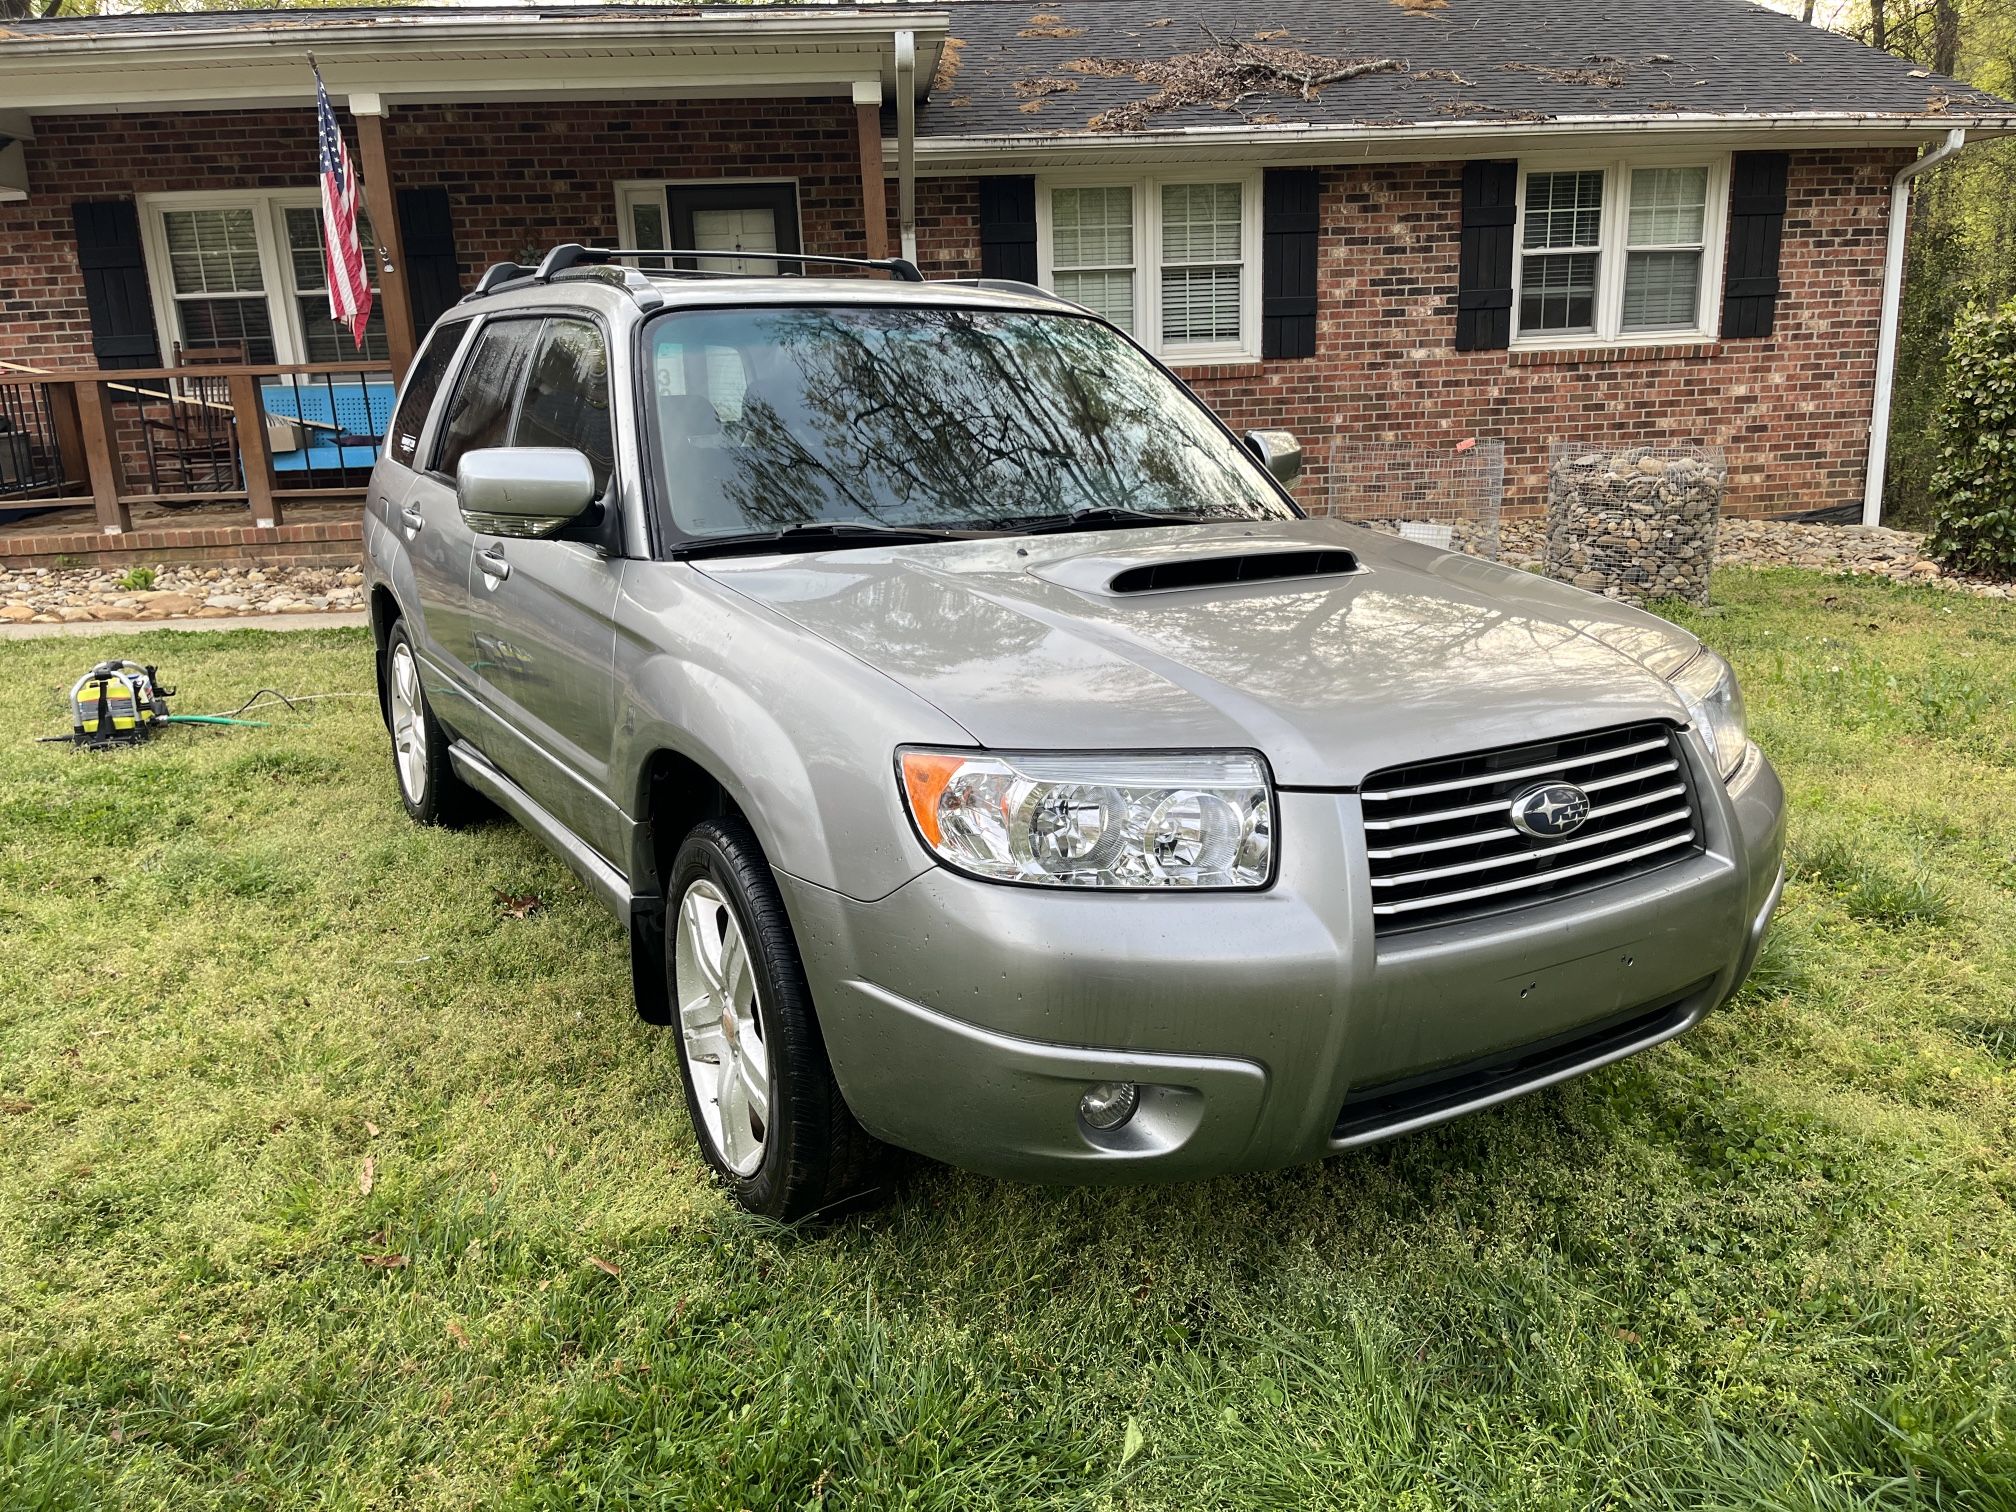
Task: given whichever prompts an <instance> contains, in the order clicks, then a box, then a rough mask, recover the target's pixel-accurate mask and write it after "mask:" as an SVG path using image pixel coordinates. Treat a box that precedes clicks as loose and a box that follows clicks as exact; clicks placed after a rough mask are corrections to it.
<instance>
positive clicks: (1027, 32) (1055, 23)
mask: <svg viewBox="0 0 2016 1512" xmlns="http://www.w3.org/2000/svg"><path fill="white" fill-rule="evenodd" d="M1015 35H1016V36H1018V37H1082V36H1084V35H1085V28H1084V27H1082V26H1069V25H1066V24H1065V21H1064V18H1063V17H1062V16H1059V15H1055V14H1053V13H1052V12H1050V11H1038V12H1036V14H1035V15H1033V16H1031V17H1030V18H1029V24H1028V25H1027V26H1025V27H1023V28H1022V30H1020V31H1019V32H1017V33H1015Z"/></svg>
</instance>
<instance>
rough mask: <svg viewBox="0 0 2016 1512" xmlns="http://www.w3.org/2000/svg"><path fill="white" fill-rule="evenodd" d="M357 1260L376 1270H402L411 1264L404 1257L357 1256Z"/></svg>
mask: <svg viewBox="0 0 2016 1512" xmlns="http://www.w3.org/2000/svg"><path fill="white" fill-rule="evenodd" d="M357 1258H358V1259H359V1260H362V1261H363V1262H364V1263H365V1264H366V1265H369V1266H373V1267H375V1268H376V1269H378V1270H404V1269H405V1268H406V1267H407V1266H409V1265H411V1264H412V1263H413V1262H412V1261H410V1260H408V1259H407V1258H406V1257H405V1256H404V1255H359V1256H358V1257H357Z"/></svg>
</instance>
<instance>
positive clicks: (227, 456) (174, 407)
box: [140, 341, 245, 509]
mask: <svg viewBox="0 0 2016 1512" xmlns="http://www.w3.org/2000/svg"><path fill="white" fill-rule="evenodd" d="M174 354H175V360H174V363H173V366H175V367H177V368H185V367H236V366H240V365H242V364H243V363H244V361H245V349H244V348H243V347H242V346H211V347H185V346H183V345H182V343H181V342H179V341H178V342H176V343H175V346H174ZM165 397H166V398H167V401H168V404H167V413H166V414H165V415H148V416H145V417H143V419H142V420H141V425H140V431H141V437H142V439H143V440H144V442H145V444H146V448H147V482H148V485H149V491H150V492H152V493H153V494H155V495H156V496H157V497H159V499H160V502H161V503H162V504H164V505H166V506H167V507H169V508H171V509H174V508H180V507H183V506H182V505H180V504H178V503H177V502H175V501H173V500H172V499H171V498H169V497H168V496H169V495H171V494H175V493H184V494H192V493H223V492H229V491H233V490H235V489H237V488H238V486H239V481H238V421H237V417H236V415H235V414H234V413H233V412H232V407H231V383H230V380H229V379H228V378H224V377H215V378H212V377H208V376H197V377H189V376H186V375H185V376H182V377H177V378H173V379H170V380H169V382H168V385H167V394H166V396H165ZM202 502H203V501H202V500H198V499H191V500H189V501H188V503H189V504H190V505H196V504H200V503H202Z"/></svg>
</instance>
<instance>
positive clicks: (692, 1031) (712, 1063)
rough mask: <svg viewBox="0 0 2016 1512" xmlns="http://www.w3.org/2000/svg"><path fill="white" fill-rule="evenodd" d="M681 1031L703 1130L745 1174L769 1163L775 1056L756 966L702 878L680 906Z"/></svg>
mask: <svg viewBox="0 0 2016 1512" xmlns="http://www.w3.org/2000/svg"><path fill="white" fill-rule="evenodd" d="M673 972H674V977H673V980H674V982H675V983H676V984H677V991H678V995H679V1033H680V1037H681V1039H682V1041H683V1042H684V1044H685V1049H686V1064H687V1067H688V1069H689V1071H690V1072H691V1074H692V1078H693V1090H694V1093H695V1101H696V1102H698V1104H699V1108H700V1120H701V1123H702V1124H703V1125H704V1132H705V1133H706V1135H707V1137H708V1139H710V1140H711V1141H713V1145H714V1149H715V1152H716V1153H717V1154H718V1155H719V1156H720V1158H721V1162H722V1164H724V1165H726V1166H727V1167H728V1168H729V1169H730V1170H732V1171H733V1172H734V1173H735V1174H736V1175H738V1176H747V1175H750V1174H751V1173H752V1172H754V1171H755V1170H756V1168H757V1167H758V1166H760V1165H762V1163H763V1147H764V1142H765V1138H766V1136H767V1134H768V1132H769V1124H770V1056H769V1049H768V1047H767V1046H766V1045H765V1044H764V1041H763V1022H762V1016H761V1014H760V1012H759V995H758V992H757V988H756V967H755V962H754V961H752V960H751V959H750V956H749V945H748V942H747V941H746V940H745V939H744V938H743V935H742V926H741V923H740V922H739V921H738V920H737V919H736V917H735V910H734V909H733V908H731V907H730V906H729V904H728V900H727V899H726V898H725V897H724V896H723V895H722V893H721V890H720V889H719V888H717V887H716V886H715V885H714V884H713V883H712V882H710V881H708V880H707V879H706V878H704V877H702V878H700V879H699V880H697V881H695V882H694V883H693V885H692V886H690V887H688V888H687V889H686V895H685V896H684V897H683V898H682V899H681V900H680V902H679V924H678V932H677V935H676V936H675V940H674V946H673Z"/></svg>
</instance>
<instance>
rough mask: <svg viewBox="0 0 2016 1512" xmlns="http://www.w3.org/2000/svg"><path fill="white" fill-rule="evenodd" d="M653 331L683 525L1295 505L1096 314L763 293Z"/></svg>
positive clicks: (668, 494) (667, 476)
mask: <svg viewBox="0 0 2016 1512" xmlns="http://www.w3.org/2000/svg"><path fill="white" fill-rule="evenodd" d="M645 341H646V343H647V353H648V356H649V358H650V363H649V367H648V369H647V373H648V375H649V381H650V387H649V390H648V393H649V396H650V397H649V403H650V408H651V415H650V424H651V426H652V433H653V441H654V446H653V450H654V455H655V466H656V469H657V474H658V479H659V482H660V485H661V487H662V489H663V496H664V498H665V499H666V501H667V502H668V504H669V506H670V509H671V512H672V518H673V520H674V521H675V522H676V523H677V525H678V526H679V529H680V530H681V531H682V532H684V533H685V534H686V535H688V536H722V535H736V534H744V533H748V532H752V531H774V530H782V529H786V528H789V527H791V526H795V525H821V526H824V525H832V524H841V523H846V522H855V523H861V524H869V525H881V526H896V527H916V528H931V527H936V528H945V529H983V530H984V529H1012V528H1013V527H1014V526H1015V524H1016V523H1017V522H1020V521H1028V520H1036V519H1044V518H1053V517H1056V516H1059V515H1069V514H1074V513H1077V512H1080V511H1083V510H1095V509H1114V510H1125V511H1148V512H1153V513H1170V514H1180V515H1185V516H1191V517H1204V518H1210V519H1279V518H1284V517H1288V516H1290V515H1291V514H1292V511H1291V510H1290V509H1289V507H1288V506H1287V505H1286V504H1284V503H1283V502H1282V500H1281V496H1280V495H1279V494H1278V493H1277V492H1276V491H1275V490H1274V488H1273V487H1272V485H1271V481H1270V480H1269V479H1268V478H1267V476H1266V474H1265V473H1264V472H1262V471H1261V469H1260V466H1259V464H1258V463H1257V462H1256V461H1254V459H1253V458H1252V457H1251V456H1249V455H1248V454H1247V453H1246V451H1245V450H1244V449H1243V448H1242V447H1240V446H1239V445H1238V444H1237V443H1236V442H1234V441H1233V440H1231V439H1230V438H1229V437H1228V436H1227V435H1226V434H1225V433H1224V431H1222V430H1220V429H1219V428H1218V427H1217V426H1216V425H1215V424H1213V423H1212V421H1211V419H1210V417H1209V416H1208V415H1207V414H1206V413H1205V412H1204V411H1203V409H1202V408H1201V407H1200V406H1199V405H1198V404H1197V403H1196V402H1195V401H1193V400H1192V399H1191V398H1190V397H1189V396H1188V395H1187V394H1185V393H1184V392H1183V390H1182V389H1181V388H1179V387H1178V386H1177V385H1176V384H1174V383H1172V382H1171V381H1170V380H1169V378H1168V377H1167V376H1166V375H1165V374H1164V373H1162V372H1161V370H1160V369H1158V368H1157V367H1156V366H1155V365H1154V364H1153V363H1151V362H1150V361H1148V359H1147V358H1145V357H1144V356H1142V355H1141V353H1140V352H1139V351H1138V350H1136V349H1135V348H1134V347H1133V346H1131V345H1129V344H1128V343H1127V342H1126V341H1124V340H1122V339H1121V338H1120V337H1119V336H1117V335H1115V334H1114V333H1113V332H1112V331H1111V330H1109V329H1107V328H1106V327H1105V326H1102V325H1100V324H1099V323H1098V322H1097V321H1093V320H1088V319H1084V318H1081V317H1077V316H1071V315H1061V314H1059V315H1050V314H1037V313H1033V312H1032V313H1024V312H1021V311H996V310H962V309H927V308H886V307H877V306H858V305H854V306H830V307H813V308H807V307H804V306H797V307H792V308H779V309H766V308H761V307H758V308H750V309H724V310H704V311H701V310H696V311H687V312H684V313H678V314H671V315H666V316H662V317H660V318H659V319H657V320H655V321H653V322H652V323H651V325H650V326H649V327H648V328H647V330H646V334H645Z"/></svg>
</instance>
